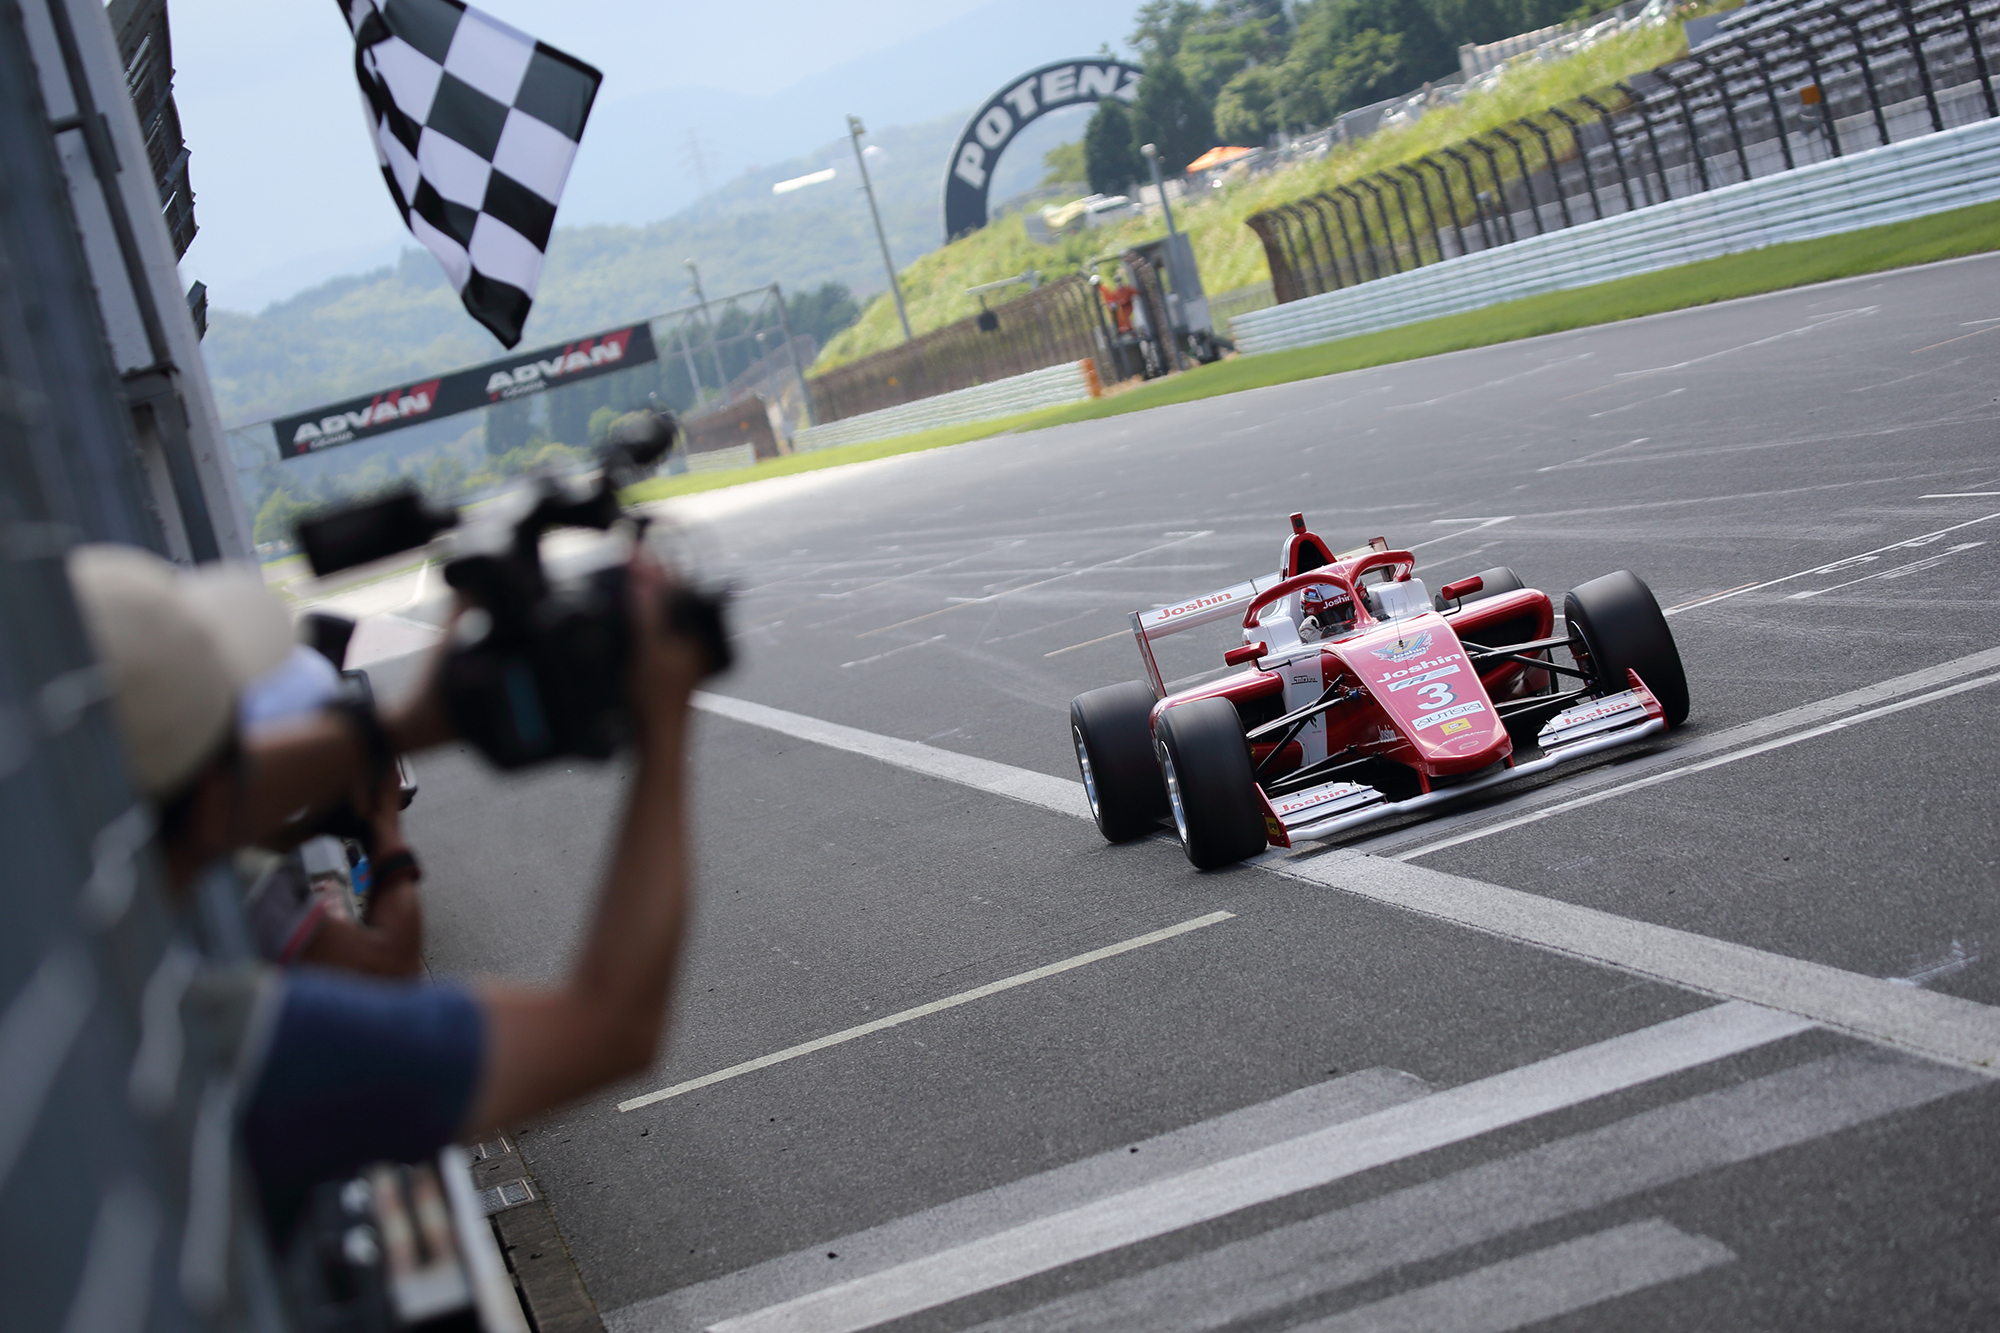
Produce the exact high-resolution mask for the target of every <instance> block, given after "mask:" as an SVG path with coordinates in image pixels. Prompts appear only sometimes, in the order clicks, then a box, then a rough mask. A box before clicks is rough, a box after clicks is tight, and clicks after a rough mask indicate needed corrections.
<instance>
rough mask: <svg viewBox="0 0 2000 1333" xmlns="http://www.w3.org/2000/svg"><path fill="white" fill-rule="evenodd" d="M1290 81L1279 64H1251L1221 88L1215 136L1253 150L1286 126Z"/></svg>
mask: <svg viewBox="0 0 2000 1333" xmlns="http://www.w3.org/2000/svg"><path fill="white" fill-rule="evenodd" d="M1290 84H1291V80H1290V78H1289V76H1288V74H1287V72H1286V70H1285V67H1284V66H1282V65H1252V66H1251V67H1250V68H1249V69H1246V70H1243V71H1241V72H1239V73H1238V74H1237V75H1236V77H1234V78H1232V79H1231V80H1230V81H1229V82H1228V83H1226V84H1224V85H1223V86H1222V92H1221V93H1220V94H1219V95H1218V96H1217V97H1216V99H1215V134H1216V137H1217V138H1219V139H1221V140H1222V141H1223V142H1224V143H1227V144H1236V145H1239V146H1242V147H1245V148H1254V147H1256V146H1257V145H1258V144H1261V143H1263V142H1264V141H1265V140H1267V139H1269V138H1270V137H1271V136H1272V135H1273V134H1276V133H1277V132H1278V130H1279V129H1281V128H1283V127H1284V126H1285V125H1287V124H1294V123H1297V121H1298V116H1297V115H1296V114H1291V110H1292V109H1291V107H1290V105H1289V104H1288V101H1287V94H1288V93H1289V92H1290V91H1291V87H1290Z"/></svg>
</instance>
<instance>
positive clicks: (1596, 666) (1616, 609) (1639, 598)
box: [1563, 569, 1688, 727]
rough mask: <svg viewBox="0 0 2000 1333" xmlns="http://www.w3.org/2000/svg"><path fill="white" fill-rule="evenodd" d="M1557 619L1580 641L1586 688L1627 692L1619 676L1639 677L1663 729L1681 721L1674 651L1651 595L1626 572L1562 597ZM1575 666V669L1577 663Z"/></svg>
mask: <svg viewBox="0 0 2000 1333" xmlns="http://www.w3.org/2000/svg"><path fill="white" fill-rule="evenodd" d="M1563 618H1564V619H1565V620H1567V621H1568V622H1569V627H1570V631H1571V633H1573V634H1576V635H1578V636H1579V637H1581V638H1582V640H1583V646H1584V650H1585V652H1586V653H1587V654H1588V657H1589V661H1588V666H1589V669H1590V672H1591V683H1592V684H1593V685H1595V686H1596V687H1597V688H1598V689H1599V690H1601V691H1603V692H1605V693H1616V692H1617V691H1619V690H1624V689H1629V688H1631V685H1630V682H1628V681H1627V680H1626V679H1625V672H1626V670H1627V669H1628V668H1629V669H1630V670H1633V671H1636V672H1638V673H1639V679H1640V680H1643V681H1645V682H1646V688H1647V689H1649V690H1651V691H1652V692H1653V696H1654V697H1655V698H1657V699H1658V700H1659V701H1660V707H1662V708H1663V709H1665V710H1666V714H1667V725H1668V726H1670V727H1678V726H1679V725H1680V724H1681V723H1683V722H1685V721H1687V715H1688V685H1687V673H1686V672H1685V671H1684V670H1682V669H1681V654H1680V649H1678V648H1676V647H1675V646H1674V636H1673V633H1672V631H1670V630H1669V629H1668V628H1667V618H1666V617H1665V616H1663V615H1661V614H1660V604H1659V603H1658V602H1656V601H1654V600H1653V590H1652V589H1651V588H1648V587H1647V586H1646V585H1645V584H1644V583H1643V582H1641V581H1640V579H1639V576H1638V575H1637V574H1634V573H1633V572H1632V571H1631V570H1629V569H1621V570H1619V571H1617V572H1616V573H1614V574H1606V575H1604V576H1603V577H1602V578H1595V579H1592V580H1591V581H1590V582H1588V583H1583V584H1579V585H1578V586H1576V587H1574V588H1572V589H1570V592H1569V595H1568V596H1567V597H1565V598H1563ZM1580 665H1581V664H1580Z"/></svg>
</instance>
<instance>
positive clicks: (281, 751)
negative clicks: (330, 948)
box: [236, 618, 455, 843]
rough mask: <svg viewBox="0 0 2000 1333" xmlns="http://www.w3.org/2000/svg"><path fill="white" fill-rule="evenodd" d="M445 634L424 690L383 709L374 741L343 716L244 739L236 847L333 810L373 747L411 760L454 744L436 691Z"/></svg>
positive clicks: (362, 771)
mask: <svg viewBox="0 0 2000 1333" xmlns="http://www.w3.org/2000/svg"><path fill="white" fill-rule="evenodd" d="M454 619H455V618H454ZM446 629H447V634H446V642H445V643H442V644H440V645H439V646H438V647H437V649H436V651H435V652H434V653H433V655H432V657H431V661H430V664H429V666H428V667H427V668H426V669H425V671H424V676H423V680H422V683H421V684H419V685H418V686H417V688H416V689H415V690H414V691H412V692H411V694H410V695H409V697H408V698H407V699H405V700H403V701H402V702H401V703H399V704H397V705H395V706H394V707H386V708H384V709H382V712H381V717H380V722H379V726H380V731H379V734H378V735H377V736H376V737H374V738H372V740H371V737H370V736H369V735H368V734H366V732H365V730H364V725H363V724H362V723H360V722H359V721H358V720H357V719H356V717H355V716H354V715H353V714H351V713H346V712H321V713H313V714H311V715H309V716H305V717H300V718H297V719H294V720H291V721H287V722H282V723H277V724H275V725H272V726H268V727H262V728H259V729H258V730H257V731H255V732H253V733H252V734H250V735H248V736H246V737H244V740H243V755H244V760H245V764H246V767H247V770H248V774H249V776H250V778H251V781H249V782H247V783H245V784H244V790H243V795H242V804H241V806H240V808H239V811H238V815H237V818H238V820H239V821H240V827H239V828H238V829H237V830H236V836H237V839H238V841H240V842H244V843H261V842H263V841H265V840H266V839H268V838H270V837H272V836H274V835H276V834H277V833H279V832H280V831H281V830H282V829H283V828H284V826H285V824H286V822H287V821H288V820H290V819H291V817H292V816H293V815H295V814H297V813H298V812H299V811H301V810H314V811H322V810H327V809H330V808H331V807H333V806H334V805H336V804H338V803H339V802H340V800H341V799H342V798H344V797H345V796H346V795H347V794H348V793H349V792H350V791H352V790H353V788H354V786H355V784H356V783H359V782H362V781H364V780H365V779H366V777H367V774H368V769H369V765H370V762H371V761H372V760H373V759H374V758H376V755H375V754H374V753H373V751H374V750H375V748H376V747H378V746H379V747H382V748H384V749H386V750H387V751H388V753H390V754H412V753H415V752H416V751H418V750H423V749H426V748H428V747H430V746H433V745H439V744H442V743H443V742H445V741H448V740H450V739H451V738H452V731H451V722H450V719H449V718H448V717H447V716H446V714H445V705H444V692H443V689H442V686H441V680H442V667H443V663H444V657H445V653H446V652H447V651H448V649H449V642H450V635H449V629H450V625H449V623H448V624H447V626H446Z"/></svg>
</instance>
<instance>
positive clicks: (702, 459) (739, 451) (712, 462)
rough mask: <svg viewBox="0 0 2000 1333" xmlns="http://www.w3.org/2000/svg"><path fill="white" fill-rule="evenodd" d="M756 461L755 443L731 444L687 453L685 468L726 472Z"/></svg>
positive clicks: (694, 470)
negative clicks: (720, 447) (721, 447)
mask: <svg viewBox="0 0 2000 1333" xmlns="http://www.w3.org/2000/svg"><path fill="white" fill-rule="evenodd" d="M756 461H757V446H756V445H754V444H732V445H730V446H728V447H727V448H723V449H704V450H703V451H702V452H700V453H698V454H689V455H688V456H687V470H688V471H690V472H728V471H730V470H732V469H734V468H739V467H749V466H750V465H751V464H752V463H755V462H756Z"/></svg>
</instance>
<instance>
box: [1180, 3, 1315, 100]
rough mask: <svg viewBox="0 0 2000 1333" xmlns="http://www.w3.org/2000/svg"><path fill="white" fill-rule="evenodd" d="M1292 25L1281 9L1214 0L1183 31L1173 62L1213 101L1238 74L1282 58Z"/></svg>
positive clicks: (1197, 90)
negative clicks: (1233, 6)
mask: <svg viewBox="0 0 2000 1333" xmlns="http://www.w3.org/2000/svg"><path fill="white" fill-rule="evenodd" d="M1290 44H1291V30H1290V29H1289V27H1287V25H1286V23H1285V15H1284V12H1283V11H1282V10H1280V9H1276V8H1273V9H1271V10H1270V11H1269V12H1262V11H1259V10H1256V9H1252V8H1250V7H1248V6H1245V7H1243V8H1241V9H1234V10H1232V9H1230V8H1228V7H1226V6H1225V5H1217V6H1216V7H1215V8H1214V9H1213V10H1210V11H1209V12H1208V13H1206V14H1204V15H1203V16H1202V17H1201V18H1200V19H1199V20H1197V21H1196V22H1195V23H1193V24H1191V25H1190V26H1189V27H1188V29H1187V30H1186V31H1185V32H1184V33H1183V34H1182V36H1181V41H1180V50H1179V52H1178V53H1177V54H1176V55H1175V56H1174V63H1175V64H1176V65H1178V66H1180V70H1181V73H1182V74H1184V75H1186V76H1187V81H1188V82H1189V83H1190V84H1191V85H1193V87H1194V89H1195V91H1196V92H1198V93H1200V94H1201V95H1202V96H1203V97H1205V98H1207V99H1208V100H1209V101H1210V102H1211V103H1213V102H1214V101H1215V98H1216V96H1217V95H1218V94H1219V93H1221V91H1222V89H1223V85H1225V84H1227V83H1228V82H1229V81H1230V80H1231V79H1232V78H1234V77H1235V76H1236V75H1237V74H1239V73H1241V72H1242V71H1243V70H1246V69H1249V68H1251V67H1252V66H1255V65H1268V64H1273V63H1276V62H1277V61H1280V60H1283V59H1284V58H1285V52H1286V50H1287V49H1288V48H1289V46H1290Z"/></svg>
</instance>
